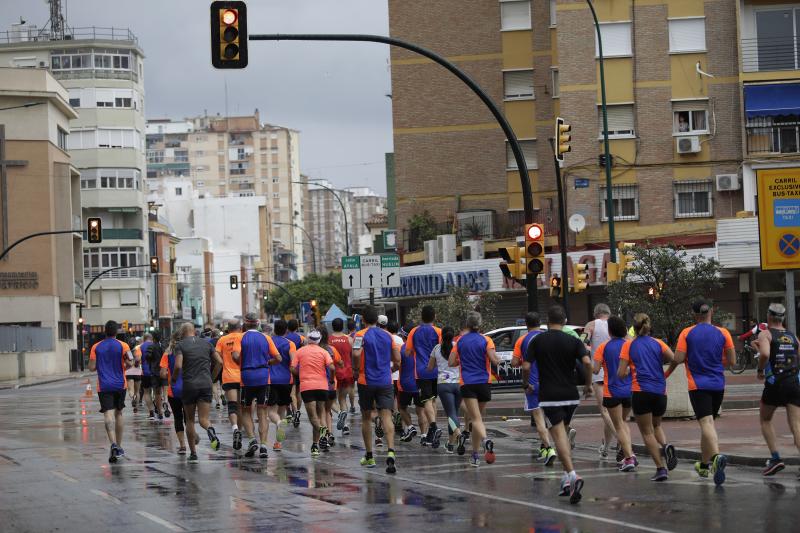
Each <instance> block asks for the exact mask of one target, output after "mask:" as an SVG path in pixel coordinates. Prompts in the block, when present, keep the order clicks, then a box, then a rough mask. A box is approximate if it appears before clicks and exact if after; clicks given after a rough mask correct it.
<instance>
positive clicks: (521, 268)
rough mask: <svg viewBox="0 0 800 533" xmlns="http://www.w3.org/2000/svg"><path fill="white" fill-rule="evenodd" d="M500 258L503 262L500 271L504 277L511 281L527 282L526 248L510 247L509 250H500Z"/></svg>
mask: <svg viewBox="0 0 800 533" xmlns="http://www.w3.org/2000/svg"><path fill="white" fill-rule="evenodd" d="M499 252H500V257H502V258H503V262H502V263H500V270H501V271H502V272H503V276H504V277H506V278H510V279H516V280H519V281H521V282H523V284H524V281H525V274H526V273H527V271H526V269H525V247H524V246H509V247H508V248H500V250H499Z"/></svg>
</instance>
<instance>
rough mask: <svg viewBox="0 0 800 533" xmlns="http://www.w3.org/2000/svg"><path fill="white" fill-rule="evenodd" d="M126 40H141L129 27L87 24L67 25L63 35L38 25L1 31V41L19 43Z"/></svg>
mask: <svg viewBox="0 0 800 533" xmlns="http://www.w3.org/2000/svg"><path fill="white" fill-rule="evenodd" d="M82 40H92V41H96V40H100V41H125V42H128V43H130V44H134V45H137V46H138V44H139V40H138V39H137V38H136V36H135V35H134V34H133V32H132V31H131V30H129V29H128V28H103V27H99V26H86V27H79V28H70V27H66V28H65V29H64V35H63V37H62V36H60V35H54V34H52V33H51V32H50V31H49V29H41V30H38V31H37V30H36V27H35V26H34V27H32V28H28V29H17V30H12V31H2V32H0V44H1V43H12V44H13V43H19V42H36V41H82Z"/></svg>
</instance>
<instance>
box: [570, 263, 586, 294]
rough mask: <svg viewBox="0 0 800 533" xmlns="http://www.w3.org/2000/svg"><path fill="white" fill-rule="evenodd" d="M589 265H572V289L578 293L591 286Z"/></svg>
mask: <svg viewBox="0 0 800 533" xmlns="http://www.w3.org/2000/svg"><path fill="white" fill-rule="evenodd" d="M588 270H589V265H587V264H586V263H575V264H574V265H572V287H573V288H572V290H573V291H575V292H576V293H578V292H581V291H585V290H586V289H588V288H589V271H588Z"/></svg>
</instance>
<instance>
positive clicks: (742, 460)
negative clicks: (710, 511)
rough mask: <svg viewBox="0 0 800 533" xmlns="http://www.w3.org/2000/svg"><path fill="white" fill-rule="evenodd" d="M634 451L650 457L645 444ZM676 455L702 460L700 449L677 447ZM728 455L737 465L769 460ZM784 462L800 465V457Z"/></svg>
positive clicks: (729, 462) (762, 462)
mask: <svg viewBox="0 0 800 533" xmlns="http://www.w3.org/2000/svg"><path fill="white" fill-rule="evenodd" d="M633 451H634V453H636V455H641V456H643V457H650V455H649V454H648V453H647V448H645V446H644V445H643V444H634V445H633ZM675 455H676V456H677V457H678V459H686V460H690V461H699V460H700V458H701V457H700V451H699V450H689V449H681V448H675ZM725 455H726V456H727V457H728V464H732V465H737V466H758V467H763V466H764V463H765V462H766V460H767V457H766V456H765V457H751V456H748V455H729V454H725ZM782 460H783V462H784V463H785V464H786V466H798V465H800V458H798V457H784V458H783V459H782Z"/></svg>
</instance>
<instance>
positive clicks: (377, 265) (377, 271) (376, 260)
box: [361, 255, 381, 289]
mask: <svg viewBox="0 0 800 533" xmlns="http://www.w3.org/2000/svg"><path fill="white" fill-rule="evenodd" d="M380 286H381V256H379V255H362V256H361V288H362V289H379V288H380Z"/></svg>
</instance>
